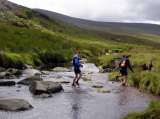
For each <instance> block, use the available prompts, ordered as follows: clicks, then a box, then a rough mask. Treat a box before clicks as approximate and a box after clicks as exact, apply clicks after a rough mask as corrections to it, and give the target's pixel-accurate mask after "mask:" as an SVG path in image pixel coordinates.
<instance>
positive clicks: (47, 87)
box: [29, 81, 63, 97]
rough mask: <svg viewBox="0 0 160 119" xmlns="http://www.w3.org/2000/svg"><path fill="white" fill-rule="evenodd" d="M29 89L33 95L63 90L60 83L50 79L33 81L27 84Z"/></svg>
mask: <svg viewBox="0 0 160 119" xmlns="http://www.w3.org/2000/svg"><path fill="white" fill-rule="evenodd" d="M29 90H30V92H31V93H32V94H34V95H44V94H49V95H48V97H50V94H53V93H58V92H61V91H62V90H63V87H62V85H61V84H60V83H56V82H52V81H34V82H32V84H31V85H30V86H29Z"/></svg>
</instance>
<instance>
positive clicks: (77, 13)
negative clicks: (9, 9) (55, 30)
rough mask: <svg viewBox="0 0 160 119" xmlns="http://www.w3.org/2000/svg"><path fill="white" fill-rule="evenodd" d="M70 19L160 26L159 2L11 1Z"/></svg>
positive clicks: (118, 0)
mask: <svg viewBox="0 0 160 119" xmlns="http://www.w3.org/2000/svg"><path fill="white" fill-rule="evenodd" d="M11 1H13V2H16V3H20V4H22V5H25V6H28V7H31V8H37V7H38V8H41V9H47V10H51V11H54V12H58V13H62V14H65V15H69V16H72V17H78V18H84V19H90V20H98V21H117V22H118V21H121V22H123V21H129V22H148V21H149V22H153V23H154V22H155V23H159V24H160V0H59V1H57V0H45V1H44V0H39V4H35V0H23V1H22V0H11Z"/></svg>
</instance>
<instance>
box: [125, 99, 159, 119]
mask: <svg viewBox="0 0 160 119" xmlns="http://www.w3.org/2000/svg"><path fill="white" fill-rule="evenodd" d="M124 119H160V102H159V101H154V102H152V103H151V104H150V106H149V108H148V109H147V110H145V111H144V112H140V113H132V114H129V115H127V116H126V117H125V118H124Z"/></svg>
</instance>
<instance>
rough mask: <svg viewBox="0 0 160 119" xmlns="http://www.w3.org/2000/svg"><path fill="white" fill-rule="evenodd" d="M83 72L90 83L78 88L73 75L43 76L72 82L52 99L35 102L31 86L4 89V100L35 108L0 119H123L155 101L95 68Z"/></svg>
mask: <svg viewBox="0 0 160 119" xmlns="http://www.w3.org/2000/svg"><path fill="white" fill-rule="evenodd" d="M82 71H83V72H85V74H84V76H86V77H87V78H88V80H83V79H81V80H80V87H78V88H77V87H72V86H71V82H72V80H73V78H74V73H73V72H49V71H46V74H43V75H42V77H43V79H44V81H45V80H46V81H56V82H63V81H68V82H70V83H63V84H62V85H63V88H64V91H63V92H60V93H57V94H54V95H53V97H51V98H44V99H43V98H35V97H33V96H32V94H31V93H30V92H29V90H28V87H27V86H21V85H16V86H13V87H0V98H1V99H3V98H5V99H6V98H20V99H25V100H27V101H29V102H30V103H31V104H32V105H33V107H34V108H33V109H31V110H28V111H24V112H6V111H0V119H123V117H124V116H125V115H127V114H128V113H131V112H138V111H143V110H144V109H146V108H147V107H148V105H149V103H150V102H151V101H152V100H153V99H155V97H153V96H150V95H147V94H144V93H141V92H139V91H138V90H137V89H135V88H131V87H122V86H120V84H119V83H113V82H110V81H108V74H107V73H104V74H102V73H98V68H97V67H96V66H95V65H93V64H85V65H84V68H83V69H82ZM86 72H87V73H86ZM27 75H28V74H27ZM27 75H26V74H24V75H23V76H22V77H20V79H15V81H19V80H21V79H23V78H25V77H26V76H27ZM93 86H102V87H103V88H94V87H93Z"/></svg>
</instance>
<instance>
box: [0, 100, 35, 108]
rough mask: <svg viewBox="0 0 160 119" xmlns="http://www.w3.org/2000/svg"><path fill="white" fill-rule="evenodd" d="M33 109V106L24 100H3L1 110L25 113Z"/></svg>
mask: <svg viewBox="0 0 160 119" xmlns="http://www.w3.org/2000/svg"><path fill="white" fill-rule="evenodd" d="M31 108H33V106H32V105H31V104H30V103H29V102H28V101H25V100H23V99H1V100H0V110H5V111H25V110H29V109H31Z"/></svg>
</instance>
